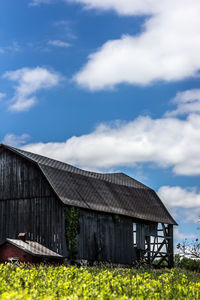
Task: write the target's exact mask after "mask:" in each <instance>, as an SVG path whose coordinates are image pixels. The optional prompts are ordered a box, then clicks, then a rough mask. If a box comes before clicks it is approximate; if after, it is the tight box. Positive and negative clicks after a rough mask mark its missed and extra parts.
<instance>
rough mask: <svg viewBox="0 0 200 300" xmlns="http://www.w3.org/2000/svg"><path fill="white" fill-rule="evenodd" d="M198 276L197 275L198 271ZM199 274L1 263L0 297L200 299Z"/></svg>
mask: <svg viewBox="0 0 200 300" xmlns="http://www.w3.org/2000/svg"><path fill="white" fill-rule="evenodd" d="M195 276H196V275H195ZM199 281H200V280H199V278H197V277H194V278H193V275H191V273H190V274H189V273H186V272H185V273H184V272H180V270H176V269H175V270H171V271H163V270H158V271H155V270H152V271H148V272H147V271H146V270H135V269H119V268H115V269H105V268H94V267H92V268H82V267H81V268H76V267H65V266H59V267H55V266H54V267H53V266H47V265H44V266H38V267H31V266H25V265H11V264H8V265H3V264H2V265H0V299H3V300H8V299H9V300H10V299H15V300H18V299H23V300H27V299H28V300H29V299H30V300H32V299H36V300H37V299H41V300H43V299H44V300H47V299H52V300H53V299H61V300H62V299H63V300H64V299H65V300H75V299H77V300H78V299H85V300H86V299H100V300H101V299H108V300H109V299H110V300H111V299H112V300H114V299H116V300H117V299H139V300H146V299H149V300H162V299H163V300H164V299H165V300H170V299H171V300H172V299H178V300H182V299H184V300H185V299H187V300H190V299H191V300H193V299H200V282H199Z"/></svg>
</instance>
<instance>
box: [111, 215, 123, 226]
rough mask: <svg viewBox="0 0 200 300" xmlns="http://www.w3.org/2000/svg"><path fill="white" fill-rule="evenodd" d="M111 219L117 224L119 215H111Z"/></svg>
mask: <svg viewBox="0 0 200 300" xmlns="http://www.w3.org/2000/svg"><path fill="white" fill-rule="evenodd" d="M112 219H113V222H114V223H115V224H116V225H119V224H120V221H121V219H120V216H119V215H113V216H112Z"/></svg>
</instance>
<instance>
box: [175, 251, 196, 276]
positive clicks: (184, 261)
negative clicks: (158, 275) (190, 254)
mask: <svg viewBox="0 0 200 300" xmlns="http://www.w3.org/2000/svg"><path fill="white" fill-rule="evenodd" d="M174 265H175V267H178V268H181V269H185V270H189V271H195V272H199V273H200V260H199V259H191V258H187V257H181V256H180V255H179V254H176V255H175V256H174Z"/></svg>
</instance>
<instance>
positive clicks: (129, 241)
mask: <svg viewBox="0 0 200 300" xmlns="http://www.w3.org/2000/svg"><path fill="white" fill-rule="evenodd" d="M79 221H80V234H79V236H78V239H77V245H78V255H77V257H78V258H79V259H87V260H89V261H108V262H109V261H110V262H113V263H121V264H131V263H132V262H133V260H134V258H135V255H134V248H133V223H132V220H131V219H130V218H125V217H120V223H119V224H116V223H115V222H114V220H113V218H112V216H111V215H109V214H103V213H97V212H91V211H84V210H82V211H81V212H80V218H79Z"/></svg>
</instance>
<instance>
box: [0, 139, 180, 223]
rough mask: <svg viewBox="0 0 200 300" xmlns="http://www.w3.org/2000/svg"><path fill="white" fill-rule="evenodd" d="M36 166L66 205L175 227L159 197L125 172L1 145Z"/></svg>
mask: <svg viewBox="0 0 200 300" xmlns="http://www.w3.org/2000/svg"><path fill="white" fill-rule="evenodd" d="M0 146H3V147H5V148H7V149H10V150H11V151H13V152H15V153H17V154H19V155H21V156H23V157H25V158H26V159H28V160H30V161H32V162H34V163H36V164H37V165H38V166H39V168H40V169H41V171H42V173H43V175H44V176H45V177H46V179H47V180H48V182H49V184H50V185H51V187H52V188H53V190H54V191H55V193H56V194H57V196H58V197H59V198H60V200H61V201H62V202H63V203H64V204H66V205H69V206H76V207H80V208H85V209H90V210H94V211H101V212H107V213H112V214H120V215H124V216H128V217H132V218H135V219H140V220H146V221H151V222H161V223H166V224H174V225H177V224H176V222H175V221H174V219H173V218H172V216H171V215H170V214H169V212H168V211H167V209H166V208H165V206H164V204H163V203H162V201H161V200H160V198H159V197H158V195H157V194H156V193H155V192H154V191H153V190H152V189H151V188H149V187H147V186H145V185H144V184H142V183H140V182H139V181H137V180H135V179H133V178H131V177H129V176H127V175H126V174H124V173H96V172H90V171H85V170H82V169H79V168H76V167H74V166H71V165H69V164H66V163H63V162H60V161H57V160H54V159H51V158H47V157H44V156H41V155H38V154H34V153H31V152H28V151H24V150H21V149H16V148H13V147H10V146H5V145H0Z"/></svg>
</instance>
